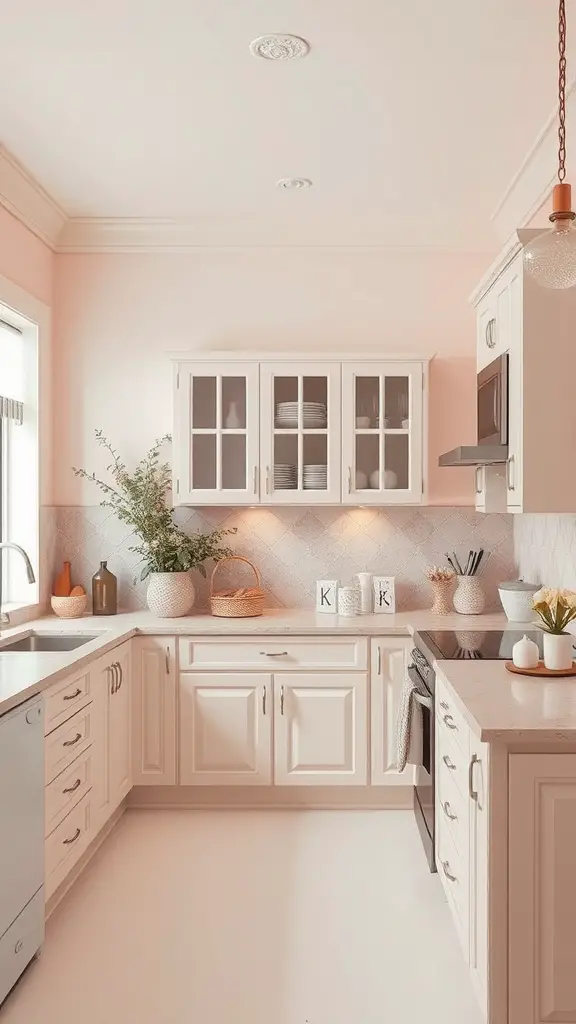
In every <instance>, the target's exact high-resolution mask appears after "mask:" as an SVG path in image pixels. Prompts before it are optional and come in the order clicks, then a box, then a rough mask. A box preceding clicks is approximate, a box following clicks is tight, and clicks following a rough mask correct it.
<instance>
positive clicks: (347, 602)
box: [338, 587, 360, 615]
mask: <svg viewBox="0 0 576 1024" xmlns="http://www.w3.org/2000/svg"><path fill="white" fill-rule="evenodd" d="M359 614H360V591H359V590H358V588H357V587H340V589H339V591H338V615H359Z"/></svg>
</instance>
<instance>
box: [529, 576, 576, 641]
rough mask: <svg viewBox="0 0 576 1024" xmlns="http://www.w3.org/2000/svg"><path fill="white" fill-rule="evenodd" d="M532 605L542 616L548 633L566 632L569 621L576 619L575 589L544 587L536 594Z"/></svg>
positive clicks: (543, 627) (541, 619) (543, 626)
mask: <svg viewBox="0 0 576 1024" xmlns="http://www.w3.org/2000/svg"><path fill="white" fill-rule="evenodd" d="M532 607H533V608H534V611H535V612H537V613H538V615H539V616H540V621H541V623H542V629H544V630H545V631H546V632H547V633H564V631H565V629H566V626H567V625H568V623H569V622H572V620H573V619H576V594H575V593H574V591H573V590H558V589H556V588H555V587H542V589H541V590H539V591H538V592H537V593H536V594H534V597H533V601H532Z"/></svg>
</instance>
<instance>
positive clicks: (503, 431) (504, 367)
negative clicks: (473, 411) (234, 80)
mask: <svg viewBox="0 0 576 1024" xmlns="http://www.w3.org/2000/svg"><path fill="white" fill-rule="evenodd" d="M476 408H477V412H478V444H479V445H482V444H508V353H507V352H506V353H505V354H504V355H503V356H499V357H498V359H495V360H494V361H493V362H492V363H489V365H488V366H485V367H484V369H483V370H480V373H479V374H478V377H477V386H476Z"/></svg>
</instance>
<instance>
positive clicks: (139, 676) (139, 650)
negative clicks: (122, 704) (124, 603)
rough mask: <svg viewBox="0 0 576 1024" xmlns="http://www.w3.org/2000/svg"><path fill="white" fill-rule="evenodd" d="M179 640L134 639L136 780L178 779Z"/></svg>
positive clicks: (155, 782) (152, 782)
mask: <svg viewBox="0 0 576 1024" xmlns="http://www.w3.org/2000/svg"><path fill="white" fill-rule="evenodd" d="M176 680H177V669H176V641H175V639H174V637H155V636H142V637H137V638H136V639H135V640H133V641H132V781H133V784H134V785H135V786H173V785H175V783H176Z"/></svg>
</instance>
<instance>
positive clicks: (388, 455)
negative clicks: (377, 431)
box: [384, 434, 410, 490]
mask: <svg viewBox="0 0 576 1024" xmlns="http://www.w3.org/2000/svg"><path fill="white" fill-rule="evenodd" d="M384 465H385V467H386V471H385V473H384V487H385V488H386V489H387V490H393V489H394V488H401V489H402V490H406V489H407V488H408V486H409V480H410V448H409V444H408V434H386V435H385V437H384Z"/></svg>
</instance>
